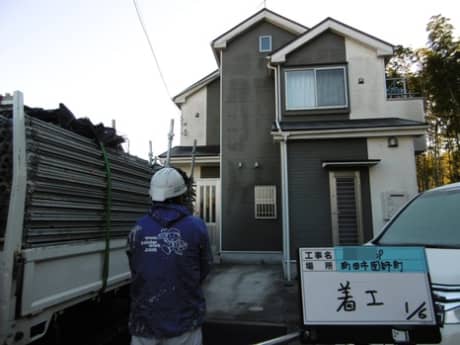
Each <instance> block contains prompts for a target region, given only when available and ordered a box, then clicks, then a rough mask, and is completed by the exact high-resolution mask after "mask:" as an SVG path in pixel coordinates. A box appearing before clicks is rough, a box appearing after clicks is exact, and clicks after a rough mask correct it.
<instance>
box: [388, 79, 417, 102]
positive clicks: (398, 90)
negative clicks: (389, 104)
mask: <svg viewBox="0 0 460 345" xmlns="http://www.w3.org/2000/svg"><path fill="white" fill-rule="evenodd" d="M386 92H387V99H408V98H420V94H419V93H416V92H411V90H409V88H408V87H407V80H406V78H386Z"/></svg>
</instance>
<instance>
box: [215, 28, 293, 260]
mask: <svg viewBox="0 0 460 345" xmlns="http://www.w3.org/2000/svg"><path fill="white" fill-rule="evenodd" d="M261 35H272V46H273V50H276V49H278V48H280V47H281V46H282V45H284V44H286V43H287V42H289V41H290V40H292V39H293V38H294V36H293V35H292V34H290V33H288V32H285V31H284V30H282V29H280V28H278V27H275V26H273V25H272V24H269V23H267V22H261V23H259V24H256V25H254V26H253V27H252V28H251V29H250V30H248V31H246V32H245V33H243V34H241V35H239V36H238V37H236V38H235V39H234V40H233V41H231V42H229V43H228V45H227V48H226V49H224V50H223V62H222V82H223V83H222V99H223V101H222V118H221V121H222V124H221V125H222V144H221V153H222V165H221V184H222V250H224V251H280V250H281V248H282V226H281V202H280V200H281V185H280V183H281V181H280V180H281V177H280V175H281V171H280V170H281V167H280V148H279V144H277V143H274V142H273V139H272V137H271V135H270V131H271V126H272V123H273V121H274V119H275V91H274V81H273V76H272V74H271V73H270V71H269V70H268V69H267V60H266V56H267V55H268V54H269V53H259V36H261ZM238 162H241V163H242V164H243V166H242V167H241V168H239V167H238ZM255 162H258V163H259V165H260V166H259V168H254V163H255ZM256 185H276V186H277V201H278V205H277V211H278V214H277V216H278V217H277V219H275V220H256V219H255V216H254V186H256Z"/></svg>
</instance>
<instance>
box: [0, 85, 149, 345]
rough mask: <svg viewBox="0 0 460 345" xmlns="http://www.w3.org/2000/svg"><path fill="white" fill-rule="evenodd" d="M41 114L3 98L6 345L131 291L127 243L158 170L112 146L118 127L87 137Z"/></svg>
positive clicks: (0, 305)
mask: <svg viewBox="0 0 460 345" xmlns="http://www.w3.org/2000/svg"><path fill="white" fill-rule="evenodd" d="M38 113H40V111H37V109H32V108H29V107H26V106H24V96H23V94H22V93H21V92H19V91H16V92H14V94H13V95H6V96H1V97H0V169H1V174H0V207H1V211H0V344H1V345H24V344H29V343H31V342H33V341H35V340H37V339H39V338H41V337H43V336H44V335H45V334H46V332H47V330H48V328H49V327H50V324H51V323H52V320H53V319H55V318H56V316H57V315H60V314H62V313H64V312H65V311H66V310H69V308H71V307H73V306H76V305H78V304H81V303H83V302H86V301H89V300H92V299H96V298H99V297H100V296H105V295H108V294H111V293H114V292H115V291H117V290H118V289H120V288H124V287H127V286H128V284H129V280H130V272H129V266H128V260H127V256H126V253H125V247H126V236H127V234H128V232H129V231H130V229H131V227H132V226H133V225H134V223H135V220H136V219H137V218H139V217H140V216H141V215H142V214H144V213H145V212H146V210H147V209H148V207H149V205H150V199H149V196H148V185H149V180H150V177H151V175H152V166H151V164H150V162H148V161H146V160H143V159H140V158H138V157H135V156H132V155H130V154H128V153H125V152H124V151H123V150H120V148H119V147H113V148H111V147H110V140H108V141H107V140H106V141H104V140H103V139H104V138H103V137H104V135H106V134H107V133H108V132H110V131H111V130H112V129H110V128H106V127H102V128H96V127H95V126H92V125H91V124H90V125H89V127H88V126H86V127H85V128H86V132H87V133H89V135H86V134H87V133H83V134H85V135H82V134H81V133H80V134H79V133H75V132H74V131H72V130H69V129H68V128H70V127H74V128H77V129H78V127H82V123H77V122H75V119H73V118H71V117H70V118H64V120H65V121H64V120H62V119H58V120H56V119H54V120H53V121H52V122H54V123H52V122H48V121H45V120H49V119H47V117H48V115H50V114H51V113H50V112H46V111H44V112H41V114H42V116H41V119H40V116H39V117H36V116H33V115H36V114H38ZM87 122H88V121H86V125H87V124H88V123H87ZM69 123H71V124H72V126H69ZM83 124H85V122H83ZM62 125H64V127H65V126H67V129H66V128H63V126H62ZM88 128H89V130H88ZM98 130H99V132H98ZM83 132H85V131H83ZM98 133H99V134H98Z"/></svg>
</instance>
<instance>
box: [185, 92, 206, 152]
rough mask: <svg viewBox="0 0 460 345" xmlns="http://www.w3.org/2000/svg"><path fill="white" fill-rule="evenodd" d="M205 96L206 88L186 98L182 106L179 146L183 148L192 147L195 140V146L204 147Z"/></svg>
mask: <svg viewBox="0 0 460 345" xmlns="http://www.w3.org/2000/svg"><path fill="white" fill-rule="evenodd" d="M206 96H207V88H206V87H204V88H202V89H201V90H199V91H198V92H196V93H194V94H193V95H191V96H189V97H187V101H186V102H185V103H184V104H183V105H182V108H181V110H182V121H181V136H180V144H181V145H183V146H192V145H193V140H195V139H196V141H197V143H196V144H197V145H206V117H207V113H206V110H207V109H206ZM196 114H199V117H196V116H195V115H196Z"/></svg>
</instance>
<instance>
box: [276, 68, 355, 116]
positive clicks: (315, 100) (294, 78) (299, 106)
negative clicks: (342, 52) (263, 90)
mask: <svg viewBox="0 0 460 345" xmlns="http://www.w3.org/2000/svg"><path fill="white" fill-rule="evenodd" d="M285 76H286V110H303V109H321V108H343V107H346V106H347V105H348V103H347V102H348V101H347V90H346V83H345V67H323V68H309V69H295V70H289V71H286V74H285Z"/></svg>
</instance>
